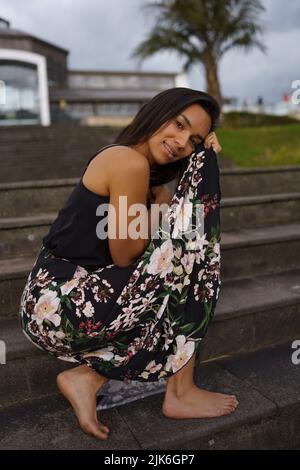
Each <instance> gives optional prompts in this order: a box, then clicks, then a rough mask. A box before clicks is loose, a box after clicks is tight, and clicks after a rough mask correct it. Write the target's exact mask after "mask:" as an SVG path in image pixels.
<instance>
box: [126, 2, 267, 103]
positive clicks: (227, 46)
mask: <svg viewBox="0 0 300 470" xmlns="http://www.w3.org/2000/svg"><path fill="white" fill-rule="evenodd" d="M143 8H145V9H146V11H147V10H149V12H150V13H151V14H153V13H154V14H155V13H156V14H157V18H156V24H155V26H154V27H153V29H152V30H151V31H150V33H149V36H148V38H147V39H145V40H144V41H143V42H142V43H141V44H139V45H138V46H137V47H136V49H135V50H134V52H133V54H132V57H133V58H138V59H139V61H140V63H141V62H142V61H143V60H144V59H146V58H147V57H149V56H151V55H153V54H155V53H156V52H159V51H162V50H167V49H168V50H175V51H177V52H178V53H179V55H180V56H183V57H184V58H185V59H186V61H185V63H184V65H183V68H184V71H188V70H189V68H190V67H191V66H192V65H193V64H197V63H201V64H202V65H203V66H204V70H205V77H206V91H207V92H208V93H210V94H211V95H213V96H214V97H215V98H216V99H217V101H218V102H219V103H220V104H221V105H222V101H223V100H222V93H221V87H220V82H219V74H218V65H219V62H220V60H221V58H222V57H223V56H224V55H225V54H226V52H227V51H229V50H231V49H233V48H244V49H245V50H250V49H251V48H254V47H258V48H259V49H260V50H261V51H262V52H265V51H266V48H265V46H264V45H263V44H262V43H261V42H260V40H259V36H260V35H261V34H262V26H261V25H260V23H259V21H258V15H259V13H260V12H262V11H264V10H265V8H264V7H263V5H262V4H261V1H260V0H160V1H156V2H155V1H154V2H153V1H152V2H150V3H147V4H146V5H144V7H143Z"/></svg>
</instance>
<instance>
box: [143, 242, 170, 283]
mask: <svg viewBox="0 0 300 470" xmlns="http://www.w3.org/2000/svg"><path fill="white" fill-rule="evenodd" d="M173 258H174V252H173V245H172V241H171V240H170V239H168V240H166V241H165V242H164V243H163V244H162V245H161V246H160V247H158V248H155V250H154V251H153V253H152V255H151V257H150V260H149V264H148V266H147V272H148V273H149V274H160V277H161V278H162V277H165V276H166V275H167V274H168V273H171V272H172V271H173V263H172V260H173Z"/></svg>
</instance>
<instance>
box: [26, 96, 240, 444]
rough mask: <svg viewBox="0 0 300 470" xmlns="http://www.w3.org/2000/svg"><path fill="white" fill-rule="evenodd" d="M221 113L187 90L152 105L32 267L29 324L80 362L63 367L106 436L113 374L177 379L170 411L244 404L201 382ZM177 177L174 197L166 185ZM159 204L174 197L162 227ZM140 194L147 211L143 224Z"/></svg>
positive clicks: (76, 198)
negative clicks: (100, 397) (101, 399)
mask: <svg viewBox="0 0 300 470" xmlns="http://www.w3.org/2000/svg"><path fill="white" fill-rule="evenodd" d="M218 116H219V107H218V104H217V103H216V101H215V100H214V99H213V98H212V97H210V96H209V95H208V94H206V93H203V92H199V91H195V90H191V89H188V88H173V89H169V90H166V91H163V92H161V93H159V94H158V95H156V96H155V97H154V98H153V99H152V100H151V101H149V102H148V103H147V104H145V105H144V106H143V107H142V108H141V109H140V111H139V112H138V113H137V115H136V116H135V118H134V119H133V121H132V122H131V123H130V124H129V126H127V127H126V128H125V129H124V130H123V131H122V132H121V133H120V134H119V136H118V138H117V139H116V141H115V143H114V144H112V145H110V146H107V147H105V148H104V149H102V150H101V152H98V153H97V154H96V155H95V156H93V157H92V158H91V159H90V161H89V163H88V166H87V168H86V170H85V172H84V174H83V176H82V178H81V180H80V182H79V183H78V185H77V186H76V187H75V189H74V190H73V192H72V193H71V195H70V197H69V199H68V200H67V202H66V204H65V205H64V207H63V208H62V209H61V211H60V212H59V214H58V217H57V219H56V220H55V222H54V223H53V225H52V227H51V228H50V231H49V233H48V235H47V236H46V237H45V238H44V239H43V246H42V249H41V252H40V254H39V256H38V257H37V260H36V262H35V265H34V267H33V269H32V272H31V273H30V274H29V277H28V281H27V284H26V287H25V289H24V293H23V296H22V299H21V307H20V313H21V319H22V328H23V331H24V333H25V335H26V336H27V337H28V338H29V339H30V340H31V341H33V342H34V343H35V344H36V345H37V346H39V347H41V348H42V349H44V350H46V351H48V352H50V353H52V354H54V355H56V356H57V357H58V358H60V359H63V360H69V361H73V362H77V363H78V364H80V365H78V366H77V367H75V368H73V369H70V370H67V371H64V372H62V373H60V374H59V375H58V377H57V384H58V388H59V390H60V391H61V393H62V394H63V395H64V396H65V397H66V398H67V399H68V400H69V402H70V403H71V405H72V407H73V409H74V412H75V414H76V416H77V418H78V421H79V424H80V426H81V427H82V429H83V430H84V431H85V432H86V433H89V434H91V435H93V436H95V437H96V438H98V439H107V436H108V432H109V430H108V428H107V426H105V425H104V424H102V423H100V422H98V420H97V413H96V393H97V391H99V389H100V388H101V387H102V386H103V384H104V383H105V382H107V381H108V380H109V379H118V380H124V381H127V380H128V381H129V380H139V381H159V380H160V379H167V386H166V393H165V397H164V402H163V408H162V411H163V413H164V415H165V416H167V417H171V418H177V419H182V418H208V417H214V416H222V415H225V414H229V413H231V412H232V411H233V410H234V409H235V408H236V406H237V404H238V401H237V399H236V397H235V396H234V395H225V394H221V393H212V392H208V391H206V390H202V389H199V388H198V387H197V386H196V385H195V384H194V382H193V369H194V364H195V356H196V352H197V350H198V346H199V344H200V342H201V340H202V339H203V337H204V335H205V333H206V331H207V327H208V324H209V322H210V320H211V318H212V316H213V313H214V309H215V305H216V302H217V298H218V293H219V288H220V284H221V281H220V250H219V248H220V246H219V242H220V225H219V202H220V197H221V196H220V190H219V182H218V166H217V160H216V155H215V153H213V152H212V151H211V150H208V149H209V148H210V147H212V148H213V149H214V150H215V152H219V151H220V149H221V147H220V145H219V143H218V140H217V137H216V135H215V133H214V132H213V130H214V128H215V125H216V121H217V119H218ZM176 177H177V178H178V179H179V182H178V181H177V185H176V190H175V193H174V195H173V196H172V195H171V194H170V193H169V192H168V191H167V189H166V187H165V186H164V184H165V183H167V182H169V181H171V180H174V178H176ZM124 197H125V201H126V203H127V205H126V207H125V209H124V206H123V202H124V199H122V198H124ZM105 203H106V204H107V203H109V204H108V205H105ZM151 203H152V206H153V204H167V211H165V212H164V213H163V215H161V216H160V218H159V219H158V221H156V226H155V223H154V224H153V223H152V222H153V220H152V219H151V214H152V212H151ZM134 204H139V206H138V207H139V208H141V207H142V208H144V209H145V210H144V215H143V216H142V217H141V218H140V219H139V220H140V222H141V226H142V231H140V232H139V231H138V230H137V224H136V218H135V217H133V215H136V212H135V213H133V212H132V211H131V210H130V208H132V207H136V206H133V205H134ZM185 208H187V210H184V209H185ZM199 208H200V212H201V211H202V212H201V215H202V222H204V223H202V229H204V231H202V233H200V235H199V229H200V227H201V222H199V219H198V218H196V216H197V215H199ZM103 209H106V210H107V212H106V214H107V218H106V219H105V218H104V211H103ZM196 209H197V210H196ZM142 212H143V211H142V210H141V213H142ZM152 215H153V214H152ZM99 216H100V222H99ZM105 220H106V221H107V225H106V226H107V230H106V232H105V231H104V230H103V222H104V221H105ZM147 222H151V223H152V225H151V223H148V224H147ZM166 222H167V224H166ZM187 222H188V223H187ZM99 223H100V225H101V224H102V225H101V227H102V228H101V230H100V229H99V225H98V224H99ZM124 227H125V234H124ZM133 227H134V228H135V230H132V228H133ZM145 227H146V231H145ZM166 227H167V229H168V230H167V229H166ZM104 232H105V233H104ZM121 232H122V233H121ZM103 234H104V235H106V237H105V236H103ZM137 235H139V236H137ZM191 235H193V236H191Z"/></svg>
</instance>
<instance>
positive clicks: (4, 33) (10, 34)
mask: <svg viewBox="0 0 300 470" xmlns="http://www.w3.org/2000/svg"><path fill="white" fill-rule="evenodd" d="M0 38H12V39H15V38H18V39H31V40H32V41H35V42H38V43H40V44H42V45H44V46H47V47H51V48H54V49H57V50H59V51H60V52H64V53H65V54H69V51H68V50H67V49H63V48H62V47H59V46H56V45H55V44H52V43H51V42H48V41H44V40H43V39H40V38H37V37H36V36H33V35H32V34H28V33H26V32H25V31H21V30H20V29H14V28H0Z"/></svg>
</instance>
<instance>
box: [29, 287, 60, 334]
mask: <svg viewBox="0 0 300 470" xmlns="http://www.w3.org/2000/svg"><path fill="white" fill-rule="evenodd" d="M59 304H60V299H59V298H58V297H57V293H56V292H55V291H51V290H48V291H45V293H44V294H43V295H42V296H41V297H40V298H39V300H38V302H37V303H36V305H35V307H34V315H32V319H33V320H35V321H36V322H37V324H38V325H41V324H42V323H43V321H44V320H49V321H51V322H52V323H53V324H54V325H55V326H59V325H60V322H61V318H60V316H59V315H58V314H57V313H55V312H57V309H58V307H59Z"/></svg>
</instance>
